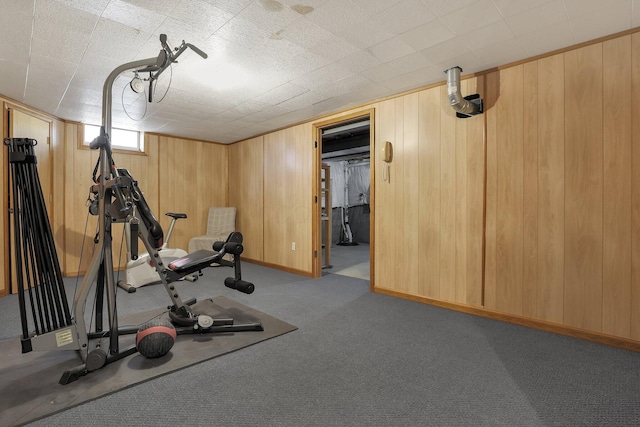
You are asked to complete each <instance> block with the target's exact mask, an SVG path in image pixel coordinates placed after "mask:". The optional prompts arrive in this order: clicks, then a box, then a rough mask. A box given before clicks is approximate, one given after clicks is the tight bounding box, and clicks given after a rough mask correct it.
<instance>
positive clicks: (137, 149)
mask: <svg viewBox="0 0 640 427" xmlns="http://www.w3.org/2000/svg"><path fill="white" fill-rule="evenodd" d="M82 126H83V128H84V129H83V135H84V138H83V139H84V141H82V145H84V146H86V147H88V146H89V144H91V141H93V139H94V138H95V137H96V136H98V135H99V134H100V126H96V125H90V124H83V125H82ZM88 129H91V131H89V132H87V130H88ZM111 130H112V132H113V133H114V134H115V133H120V132H124V133H125V134H132V135H133V134H135V137H136V142H135V145H134V144H131V145H119V144H118V138H117V136H116V137H114V138H112V139H111V148H112V149H114V150H125V151H132V152H134V153H144V133H143V132H140V131H137V130H128V129H119V128H112V129H111Z"/></svg>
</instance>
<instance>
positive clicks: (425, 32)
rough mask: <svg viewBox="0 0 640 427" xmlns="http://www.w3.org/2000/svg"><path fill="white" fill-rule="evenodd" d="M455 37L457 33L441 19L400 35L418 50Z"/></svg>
mask: <svg viewBox="0 0 640 427" xmlns="http://www.w3.org/2000/svg"><path fill="white" fill-rule="evenodd" d="M454 37H455V34H454V33H453V31H451V30H450V29H449V28H448V27H447V26H446V25H445V24H444V23H443V22H442V21H440V20H439V19H438V20H435V21H431V22H428V23H426V24H423V25H421V26H419V27H417V28H414V29H413V30H411V31H407V32H406V33H404V34H402V35H400V38H401V39H402V40H404V42H405V43H407V44H408V45H409V46H411V47H412V48H414V49H415V50H417V51H420V50H423V49H426V48H428V47H430V46H434V45H437V44H438V43H442V42H443V41H446V40H449V39H452V38H454Z"/></svg>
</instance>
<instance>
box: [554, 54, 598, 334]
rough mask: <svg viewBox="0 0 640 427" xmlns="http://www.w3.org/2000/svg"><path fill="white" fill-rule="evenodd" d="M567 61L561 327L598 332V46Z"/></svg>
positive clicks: (571, 56) (568, 58)
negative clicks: (563, 276)
mask: <svg viewBox="0 0 640 427" xmlns="http://www.w3.org/2000/svg"><path fill="white" fill-rule="evenodd" d="M564 57H565V97H566V98H565V120H566V122H565V280H564V323H565V324H567V325H569V326H575V327H579V328H584V329H590V330H593V331H600V330H601V329H602V245H603V242H602V209H603V205H602V204H603V203H602V197H603V176H602V175H603V172H602V170H603V169H602V168H603V161H602V152H603V143H602V44H595V45H590V46H587V47H583V48H580V49H577V50H573V51H569V52H566V53H565V54H564Z"/></svg>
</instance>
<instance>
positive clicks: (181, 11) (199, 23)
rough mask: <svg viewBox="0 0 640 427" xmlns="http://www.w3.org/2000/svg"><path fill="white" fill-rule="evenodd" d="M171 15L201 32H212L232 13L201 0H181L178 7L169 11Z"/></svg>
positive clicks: (222, 24)
mask: <svg viewBox="0 0 640 427" xmlns="http://www.w3.org/2000/svg"><path fill="white" fill-rule="evenodd" d="M171 17H172V18H174V19H176V20H178V21H180V22H184V23H185V24H187V25H188V26H194V27H197V28H198V29H199V30H200V31H202V32H205V33H209V34H213V33H214V32H216V31H217V30H218V29H220V28H221V27H222V26H224V25H225V24H226V23H227V22H228V21H229V20H230V19H231V18H233V17H234V15H233V14H232V13H229V12H225V11H224V10H222V9H218V8H217V7H215V6H214V5H211V4H209V3H207V2H205V1H202V0H183V1H182V3H180V7H177V8H176V9H174V11H173V12H172V13H171Z"/></svg>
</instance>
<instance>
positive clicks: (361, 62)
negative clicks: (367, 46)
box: [336, 50, 382, 73]
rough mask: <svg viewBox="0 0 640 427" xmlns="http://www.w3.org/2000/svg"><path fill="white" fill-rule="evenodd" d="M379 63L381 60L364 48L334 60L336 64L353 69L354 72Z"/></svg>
mask: <svg viewBox="0 0 640 427" xmlns="http://www.w3.org/2000/svg"><path fill="white" fill-rule="evenodd" d="M381 63H382V62H381V61H380V60H379V59H378V58H376V57H375V56H373V55H372V54H371V53H369V52H368V51H366V50H359V51H357V52H354V53H352V54H350V55H347V56H345V57H344V58H342V59H340V60H339V61H337V62H336V64H337V65H339V66H341V67H344V68H346V69H347V70H350V71H353V72H354V73H359V72H361V71H364V70H367V69H369V68H371V67H375V66H376V65H379V64H381Z"/></svg>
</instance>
